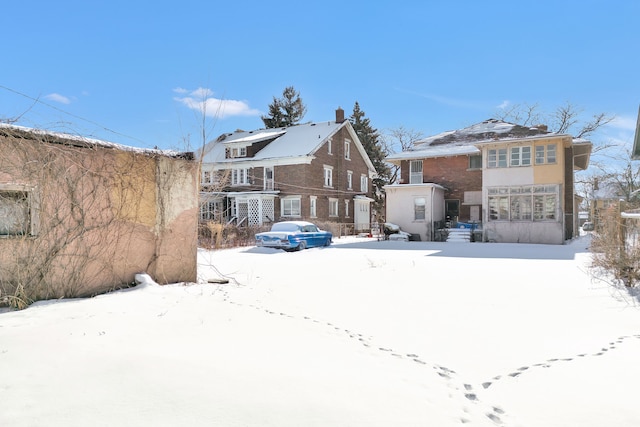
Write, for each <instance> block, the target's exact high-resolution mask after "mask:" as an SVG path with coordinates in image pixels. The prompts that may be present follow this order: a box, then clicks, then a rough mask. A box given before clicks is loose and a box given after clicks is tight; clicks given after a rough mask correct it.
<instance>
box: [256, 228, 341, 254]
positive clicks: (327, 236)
mask: <svg viewBox="0 0 640 427" xmlns="http://www.w3.org/2000/svg"><path fill="white" fill-rule="evenodd" d="M332 238H333V235H332V234H331V233H330V232H328V231H323V230H320V229H319V228H318V227H317V226H316V225H315V224H312V223H310V222H306V221H282V222H276V223H275V224H273V225H272V226H271V231H265V232H263V233H258V234H256V246H264V247H266V248H278V249H284V250H285V251H295V250H298V251H301V250H303V249H305V248H313V247H316V246H329V245H330V244H331V239H332Z"/></svg>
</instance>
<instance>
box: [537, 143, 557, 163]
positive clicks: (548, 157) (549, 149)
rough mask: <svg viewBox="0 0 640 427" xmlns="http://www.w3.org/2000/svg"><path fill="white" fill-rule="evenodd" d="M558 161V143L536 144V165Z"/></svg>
mask: <svg viewBox="0 0 640 427" xmlns="http://www.w3.org/2000/svg"><path fill="white" fill-rule="evenodd" d="M555 162H556V144H547V145H536V165H544V164H550V163H555Z"/></svg>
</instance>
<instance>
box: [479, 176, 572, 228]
mask: <svg viewBox="0 0 640 427" xmlns="http://www.w3.org/2000/svg"><path fill="white" fill-rule="evenodd" d="M488 192H489V197H488V206H489V221H520V222H531V221H534V222H543V221H547V222H558V221H559V220H560V218H561V215H560V214H559V212H558V207H559V206H560V188H559V186H558V185H557V184H549V185H526V186H512V187H492V188H489V189H488Z"/></svg>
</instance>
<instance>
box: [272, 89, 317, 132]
mask: <svg viewBox="0 0 640 427" xmlns="http://www.w3.org/2000/svg"><path fill="white" fill-rule="evenodd" d="M306 112H307V107H306V106H305V105H304V103H303V102H302V98H300V93H299V92H298V91H296V90H295V88H294V87H293V86H287V87H286V88H285V89H284V90H283V91H282V98H276V97H275V96H274V97H273V102H272V103H271V104H269V115H268V116H262V117H261V119H262V122H263V123H264V125H265V127H266V128H267V129H273V128H281V127H287V126H293V125H296V124H298V123H299V122H300V120H302V118H303V117H304V115H305V113H306Z"/></svg>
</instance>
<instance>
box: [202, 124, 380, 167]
mask: <svg viewBox="0 0 640 427" xmlns="http://www.w3.org/2000/svg"><path fill="white" fill-rule="evenodd" d="M342 128H346V130H347V131H348V132H349V135H350V137H351V140H352V143H353V144H355V147H356V148H357V149H358V151H359V152H360V155H361V156H362V158H363V159H364V161H365V163H366V164H367V167H368V168H369V170H370V171H375V167H374V166H373V163H371V160H370V159H369V156H368V155H367V153H366V151H365V149H364V147H363V146H362V143H361V142H360V140H359V139H358V136H357V135H356V133H355V131H354V129H353V126H351V123H350V122H349V121H348V120H345V121H344V122H342V123H338V122H335V121H328V122H317V123H305V124H302V125H295V126H289V127H283V128H276V129H257V130H252V131H239V132H234V133H229V134H223V135H221V136H220V137H219V138H218V139H217V140H215V141H211V142H209V143H208V144H206V145H205V146H204V148H203V150H201V152H200V153H199V154H202V162H203V163H216V164H220V165H222V167H229V166H230V164H234V165H243V164H253V165H255V164H256V163H258V164H259V163H262V164H300V163H310V162H311V160H312V159H313V157H314V153H315V152H316V151H317V150H318V149H319V148H320V147H322V146H323V145H324V144H325V143H326V142H327V140H328V139H330V138H331V137H333V135H335V134H336V133H337V132H338V131H340V129H342ZM268 140H272V141H271V142H269V143H268V144H267V145H266V146H265V147H264V148H263V149H261V150H260V151H258V152H257V153H256V154H255V155H254V156H253V157H236V158H229V159H227V158H225V149H226V148H228V147H229V148H230V147H238V146H246V145H249V144H253V143H257V142H263V141H268Z"/></svg>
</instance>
